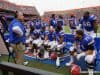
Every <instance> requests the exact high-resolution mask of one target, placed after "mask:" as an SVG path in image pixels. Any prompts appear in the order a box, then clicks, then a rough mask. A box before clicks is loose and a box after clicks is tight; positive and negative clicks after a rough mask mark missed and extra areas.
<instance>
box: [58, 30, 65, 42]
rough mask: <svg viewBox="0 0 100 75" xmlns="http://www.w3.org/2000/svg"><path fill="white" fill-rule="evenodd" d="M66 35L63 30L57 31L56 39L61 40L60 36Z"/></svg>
mask: <svg viewBox="0 0 100 75" xmlns="http://www.w3.org/2000/svg"><path fill="white" fill-rule="evenodd" d="M64 35H65V33H64V32H63V31H60V32H56V39H57V41H59V40H60V38H61V37H62V36H64Z"/></svg>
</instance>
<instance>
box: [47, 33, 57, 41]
mask: <svg viewBox="0 0 100 75" xmlns="http://www.w3.org/2000/svg"><path fill="white" fill-rule="evenodd" d="M48 37H49V40H50V41H53V40H54V39H56V38H55V37H56V33H55V32H49V34H48Z"/></svg>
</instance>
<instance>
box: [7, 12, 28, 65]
mask: <svg viewBox="0 0 100 75" xmlns="http://www.w3.org/2000/svg"><path fill="white" fill-rule="evenodd" d="M23 21H24V16H23V13H22V12H16V17H15V19H14V20H13V21H12V22H11V24H10V25H9V33H10V36H9V43H10V45H11V47H12V48H13V50H14V53H15V60H16V64H23V62H24V50H25V45H24V43H25V40H26V37H25V28H24V24H23Z"/></svg>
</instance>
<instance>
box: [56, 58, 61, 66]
mask: <svg viewBox="0 0 100 75" xmlns="http://www.w3.org/2000/svg"><path fill="white" fill-rule="evenodd" d="M56 66H60V57H57V59H56Z"/></svg>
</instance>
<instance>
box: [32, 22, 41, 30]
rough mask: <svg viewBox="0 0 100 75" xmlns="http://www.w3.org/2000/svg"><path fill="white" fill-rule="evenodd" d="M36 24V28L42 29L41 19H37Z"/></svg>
mask: <svg viewBox="0 0 100 75" xmlns="http://www.w3.org/2000/svg"><path fill="white" fill-rule="evenodd" d="M34 25H35V29H37V30H38V29H40V28H41V21H40V20H37V21H35V22H34Z"/></svg>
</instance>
